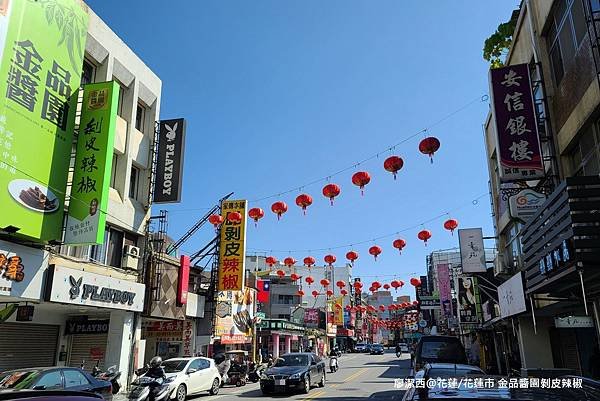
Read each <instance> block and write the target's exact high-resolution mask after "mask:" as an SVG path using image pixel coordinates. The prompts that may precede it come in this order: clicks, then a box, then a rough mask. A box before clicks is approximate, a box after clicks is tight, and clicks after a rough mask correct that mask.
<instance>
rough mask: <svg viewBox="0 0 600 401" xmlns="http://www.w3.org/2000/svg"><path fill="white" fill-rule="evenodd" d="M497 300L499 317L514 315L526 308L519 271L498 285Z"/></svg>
mask: <svg viewBox="0 0 600 401" xmlns="http://www.w3.org/2000/svg"><path fill="white" fill-rule="evenodd" d="M498 302H499V305H500V316H501V317H508V316H512V315H516V314H517V313H521V312H525V311H526V310H527V306H526V304H525V292H524V291H523V278H522V275H521V272H518V273H517V274H515V275H514V276H512V277H511V278H509V279H508V280H506V281H505V282H504V283H502V284H500V285H499V286H498Z"/></svg>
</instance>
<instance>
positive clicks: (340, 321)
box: [333, 296, 344, 326]
mask: <svg viewBox="0 0 600 401" xmlns="http://www.w3.org/2000/svg"><path fill="white" fill-rule="evenodd" d="M335 304H336V305H340V306H341V308H338V307H334V308H333V324H335V325H337V326H343V325H344V297H343V296H341V297H339V298H336V300H335Z"/></svg>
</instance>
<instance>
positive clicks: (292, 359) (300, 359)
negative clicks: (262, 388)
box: [275, 355, 308, 367]
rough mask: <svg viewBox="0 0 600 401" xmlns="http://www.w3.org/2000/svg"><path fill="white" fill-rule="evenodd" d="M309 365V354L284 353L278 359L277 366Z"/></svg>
mask: <svg viewBox="0 0 600 401" xmlns="http://www.w3.org/2000/svg"><path fill="white" fill-rule="evenodd" d="M306 365H308V355H284V356H282V357H281V358H279V359H278V360H277V363H275V366H277V367H281V366H306Z"/></svg>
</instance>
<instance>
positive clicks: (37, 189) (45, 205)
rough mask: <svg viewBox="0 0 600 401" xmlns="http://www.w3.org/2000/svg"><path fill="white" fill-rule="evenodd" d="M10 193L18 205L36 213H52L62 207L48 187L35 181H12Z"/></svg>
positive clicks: (9, 185) (9, 188)
mask: <svg viewBox="0 0 600 401" xmlns="http://www.w3.org/2000/svg"><path fill="white" fill-rule="evenodd" d="M8 192H9V193H10V195H11V196H12V197H13V199H14V200H15V201H17V203H20V204H21V205H22V206H23V207H26V208H27V209H29V210H33V211H35V212H39V213H52V212H55V211H57V210H58V209H59V207H60V202H59V200H58V198H57V197H56V195H54V194H53V193H52V191H50V190H49V189H48V188H47V187H45V186H44V185H42V184H40V183H38V182H35V181H31V180H24V179H17V180H12V181H11V182H10V183H9V184H8Z"/></svg>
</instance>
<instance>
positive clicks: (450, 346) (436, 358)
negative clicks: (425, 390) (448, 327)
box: [413, 336, 468, 373]
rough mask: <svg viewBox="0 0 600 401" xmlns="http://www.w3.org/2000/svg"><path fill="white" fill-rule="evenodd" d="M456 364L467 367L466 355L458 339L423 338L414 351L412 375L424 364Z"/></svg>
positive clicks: (444, 337)
mask: <svg viewBox="0 0 600 401" xmlns="http://www.w3.org/2000/svg"><path fill="white" fill-rule="evenodd" d="M436 362H437V363H457V364H463V365H467V364H468V360H467V353H466V352H465V348H464V347H463V345H462V344H461V342H460V340H459V339H458V337H452V336H423V337H421V338H420V339H419V342H418V344H417V347H416V349H415V355H414V361H413V373H414V372H418V371H419V370H421V369H423V367H424V366H425V364H426V363H436Z"/></svg>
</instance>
